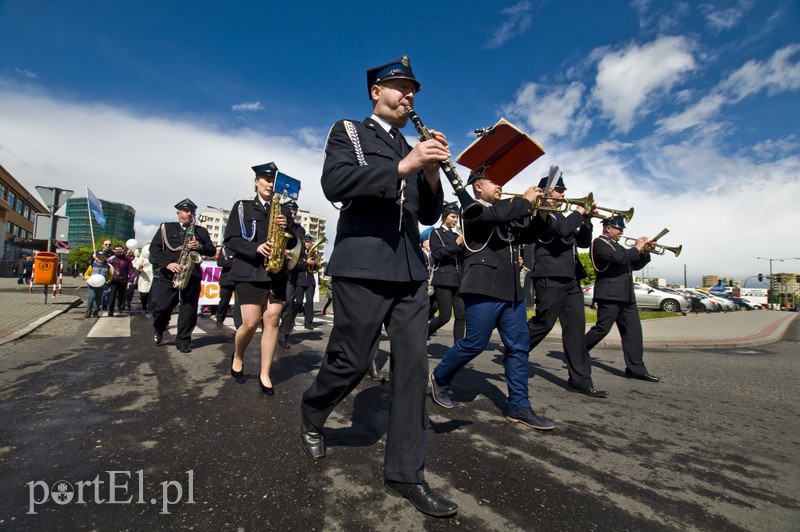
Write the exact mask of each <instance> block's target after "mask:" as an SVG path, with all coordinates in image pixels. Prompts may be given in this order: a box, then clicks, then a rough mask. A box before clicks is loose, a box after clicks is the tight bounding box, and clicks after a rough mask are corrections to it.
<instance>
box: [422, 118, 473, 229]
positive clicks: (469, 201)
mask: <svg viewBox="0 0 800 532" xmlns="http://www.w3.org/2000/svg"><path fill="white" fill-rule="evenodd" d="M406 115H407V116H408V118H409V119H410V120H411V122H412V123H413V124H414V127H415V128H416V130H417V133H418V134H419V140H430V139H432V138H433V136H432V135H431V133H430V131H428V128H427V127H425V125H424V124H423V123H422V120H420V118H419V115H418V114H417V113H416V111H414V109H412V108H410V107H408V108H406ZM439 166H440V167H441V168H442V171H443V172H444V175H445V176H447V180H448V181H450V184H451V185H452V186H453V192H454V193H455V195H456V198H458V202H459V203H460V204H461V212H462V214H463V216H464V218H466V219H468V220H473V219H475V218H477V217H478V216H480V214H481V212H482V211H483V205H481V204H480V203H478V202H477V201H475V198H473V197H472V196H471V195H470V193H469V192H467V190H466V189H465V188H464V183H462V182H461V178H459V177H458V174H457V173H456V167H455V165H454V164H453V163H452V162H450V159H447V160H444V161H440V162H439Z"/></svg>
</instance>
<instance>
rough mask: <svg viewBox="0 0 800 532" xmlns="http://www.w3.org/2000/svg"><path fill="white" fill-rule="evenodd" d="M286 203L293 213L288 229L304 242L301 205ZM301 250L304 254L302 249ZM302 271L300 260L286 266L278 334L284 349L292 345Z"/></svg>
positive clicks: (279, 343)
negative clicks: (284, 290)
mask: <svg viewBox="0 0 800 532" xmlns="http://www.w3.org/2000/svg"><path fill="white" fill-rule="evenodd" d="M284 205H285V206H286V207H288V208H289V212H290V214H291V217H290V218H289V220H290V221H291V224H290V225H288V226H287V227H286V231H287V232H289V233H292V234H293V235H294V236H295V238H297V239H298V240H299V241H300V242H304V241H305V237H306V230H305V228H304V227H303V226H302V225H300V224H299V223H298V222H297V211H298V210H299V209H300V206H299V205H298V204H297V202H296V201H294V200H289V201H287V202H286V203H284ZM300 252H301V254H302V249H301V251H300ZM303 268H305V266H303ZM301 273H302V270H301V267H300V264H299V261H298V263H297V264H295V266H294V268H291V269H289V268H288V266H287V268H286V304H284V305H283V311H282V312H281V325H280V333H279V335H278V345H280V346H281V347H282V348H284V349H289V348H291V347H292V346H291V344H290V343H289V335H290V334H292V329H294V319H295V317H296V316H297V313H296V312H295V311H294V294H295V291H296V290H297V278H298V276H299V275H300V274H301Z"/></svg>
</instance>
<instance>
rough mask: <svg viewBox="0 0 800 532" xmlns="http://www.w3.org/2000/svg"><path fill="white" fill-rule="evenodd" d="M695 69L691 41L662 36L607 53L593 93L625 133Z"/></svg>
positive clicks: (599, 69) (599, 63) (599, 66)
mask: <svg viewBox="0 0 800 532" xmlns="http://www.w3.org/2000/svg"><path fill="white" fill-rule="evenodd" d="M694 68H695V61H694V58H693V56H692V52H691V45H690V43H689V41H688V40H687V39H685V38H683V37H660V38H658V39H656V40H655V41H653V42H650V43H648V44H644V45H641V46H639V45H636V44H633V45H630V46H628V47H627V48H624V49H622V50H619V51H613V52H607V53H606V52H603V55H602V57H601V58H600V60H599V62H598V65H597V78H596V85H595V88H594V89H593V91H592V94H593V95H594V97H595V98H596V99H597V100H598V101H599V103H600V106H601V107H602V109H603V113H604V114H605V115H606V116H608V117H609V118H610V119H611V120H612V121H613V122H614V124H615V125H616V126H617V127H618V128H619V129H620V130H621V131H623V132H628V131H630V129H631V128H632V127H633V125H634V123H635V122H636V119H637V118H638V117H639V116H641V115H644V114H646V113H647V112H648V111H649V109H648V107H649V106H651V105H652V103H653V102H652V100H653V97H654V96H655V95H657V94H659V93H666V92H667V91H669V89H670V88H672V87H673V86H674V85H675V84H676V83H677V82H678V81H679V80H680V79H681V77H682V76H683V75H684V74H685V73H686V72H688V71H691V70H693V69H694Z"/></svg>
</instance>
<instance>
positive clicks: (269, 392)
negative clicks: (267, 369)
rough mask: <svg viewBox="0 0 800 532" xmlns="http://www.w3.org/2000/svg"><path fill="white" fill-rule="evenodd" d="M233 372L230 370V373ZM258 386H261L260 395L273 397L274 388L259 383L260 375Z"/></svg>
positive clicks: (259, 381) (259, 380)
mask: <svg viewBox="0 0 800 532" xmlns="http://www.w3.org/2000/svg"><path fill="white" fill-rule="evenodd" d="M232 371H233V370H231V372H232ZM258 384H260V385H261V393H265V394H267V395H275V388H273V387H272V386H264V383H263V382H261V375H259V376H258Z"/></svg>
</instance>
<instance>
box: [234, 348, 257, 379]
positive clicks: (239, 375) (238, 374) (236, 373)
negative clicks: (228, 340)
mask: <svg viewBox="0 0 800 532" xmlns="http://www.w3.org/2000/svg"><path fill="white" fill-rule="evenodd" d="M235 354H236V353H235V352H234V353H231V377H233V378H234V379H236V380H237V381H240V380H242V378H243V377H244V364H242V369H241V370H239V371H234V370H233V356H234V355H235ZM260 380H261V379H260V378H259V381H260Z"/></svg>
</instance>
